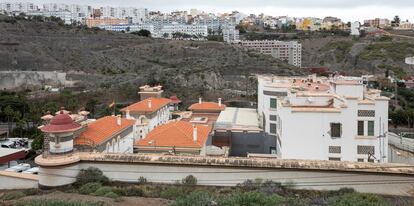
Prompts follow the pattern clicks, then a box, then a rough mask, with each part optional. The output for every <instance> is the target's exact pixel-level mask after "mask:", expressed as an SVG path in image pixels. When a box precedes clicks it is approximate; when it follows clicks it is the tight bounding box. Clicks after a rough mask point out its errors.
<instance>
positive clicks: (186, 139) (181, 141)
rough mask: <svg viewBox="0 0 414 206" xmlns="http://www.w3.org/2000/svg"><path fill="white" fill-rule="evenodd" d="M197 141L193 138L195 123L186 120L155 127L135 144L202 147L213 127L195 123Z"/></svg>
mask: <svg viewBox="0 0 414 206" xmlns="http://www.w3.org/2000/svg"><path fill="white" fill-rule="evenodd" d="M195 127H197V141H194V140H193V125H192V124H191V123H189V122H185V121H172V122H169V123H167V124H163V125H161V126H158V127H156V128H155V129H153V130H152V131H151V132H150V133H148V135H147V136H146V137H145V139H141V140H138V141H137V142H135V146H157V147H173V146H175V147H181V148H182V147H188V148H201V147H203V145H204V144H205V142H206V140H207V138H208V135H209V134H210V131H211V127H209V126H206V125H195Z"/></svg>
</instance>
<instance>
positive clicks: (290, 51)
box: [241, 40, 302, 67]
mask: <svg viewBox="0 0 414 206" xmlns="http://www.w3.org/2000/svg"><path fill="white" fill-rule="evenodd" d="M241 44H242V46H244V47H246V48H249V49H254V50H256V51H258V52H260V53H262V54H268V55H272V56H273V57H275V58H277V59H280V60H282V61H286V62H288V63H289V64H291V65H294V66H297V67H301V66H302V44H300V43H298V42H297V41H289V42H284V41H277V40H263V41H241Z"/></svg>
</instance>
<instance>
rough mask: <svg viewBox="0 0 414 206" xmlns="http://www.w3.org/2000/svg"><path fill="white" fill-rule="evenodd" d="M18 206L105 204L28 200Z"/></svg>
mask: <svg viewBox="0 0 414 206" xmlns="http://www.w3.org/2000/svg"><path fill="white" fill-rule="evenodd" d="M15 205H16V206H104V205H106V204H105V203H104V202H96V203H92V202H80V201H68V200H44V199H43V200H28V201H22V202H18V203H16V204H15Z"/></svg>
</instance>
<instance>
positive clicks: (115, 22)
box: [86, 17, 128, 28]
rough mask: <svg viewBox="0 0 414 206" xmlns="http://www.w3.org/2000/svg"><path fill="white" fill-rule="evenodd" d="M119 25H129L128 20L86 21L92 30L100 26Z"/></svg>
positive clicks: (105, 19)
mask: <svg viewBox="0 0 414 206" xmlns="http://www.w3.org/2000/svg"><path fill="white" fill-rule="evenodd" d="M118 24H128V19H117V18H108V17H105V18H101V19H98V18H91V19H86V25H87V26H88V27H90V28H92V27H97V26H100V25H118Z"/></svg>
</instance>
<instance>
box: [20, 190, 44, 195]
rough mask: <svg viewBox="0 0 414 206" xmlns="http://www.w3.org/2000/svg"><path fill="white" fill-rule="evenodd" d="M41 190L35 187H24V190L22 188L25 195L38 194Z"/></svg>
mask: <svg viewBox="0 0 414 206" xmlns="http://www.w3.org/2000/svg"><path fill="white" fill-rule="evenodd" d="M41 192H42V191H41V190H40V189H37V188H31V189H26V190H24V191H23V193H24V194H25V195H26V196H30V195H38V194H40V193H41Z"/></svg>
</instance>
